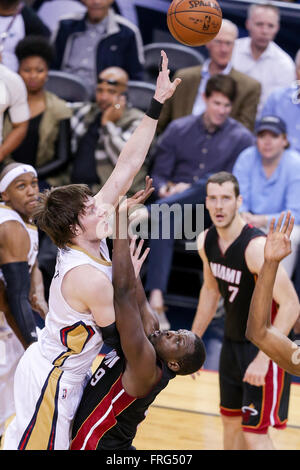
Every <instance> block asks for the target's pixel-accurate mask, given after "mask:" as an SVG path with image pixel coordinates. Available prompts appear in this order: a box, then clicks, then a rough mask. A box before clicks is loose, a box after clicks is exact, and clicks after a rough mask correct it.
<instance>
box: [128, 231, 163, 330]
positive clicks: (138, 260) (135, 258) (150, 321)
mask: <svg viewBox="0 0 300 470" xmlns="http://www.w3.org/2000/svg"><path fill="white" fill-rule="evenodd" d="M143 244H144V240H140V242H139V244H138V246H137V247H136V243H135V239H132V240H131V243H130V254H131V259H132V263H133V266H134V268H135V276H136V299H137V303H138V306H139V310H140V315H141V319H142V322H143V327H144V331H145V333H146V336H147V337H149V335H150V334H151V333H154V331H156V330H159V320H158V317H157V314H156V313H155V312H154V310H153V309H152V308H151V306H150V304H149V302H148V299H147V297H146V294H145V290H144V287H143V284H142V281H141V278H140V275H139V273H140V268H141V265H142V264H143V262H144V260H145V258H146V256H147V255H148V253H149V248H147V249H146V250H145V251H144V254H143V255H142V256H140V254H141V250H142V247H143Z"/></svg>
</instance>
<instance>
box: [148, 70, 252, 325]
mask: <svg viewBox="0 0 300 470" xmlns="http://www.w3.org/2000/svg"><path fill="white" fill-rule="evenodd" d="M236 88H237V87H236V83H235V81H234V80H233V78H231V77H230V76H229V75H222V74H217V75H214V76H213V77H211V78H210V79H209V80H208V82H207V85H206V89H205V104H206V106H205V111H204V113H203V114H201V116H193V115H190V116H187V117H183V118H180V119H176V120H174V121H173V122H172V123H171V124H169V126H168V127H167V129H166V131H165V132H164V133H163V135H162V136H161V137H160V140H159V142H158V146H157V154H156V158H155V160H154V165H153V169H152V174H151V177H152V178H153V184H154V186H155V188H156V195H157V196H158V197H159V199H158V200H157V201H156V203H157V204H159V205H161V204H168V205H169V206H171V205H172V204H174V203H178V204H180V205H181V206H183V204H193V205H194V206H195V205H196V204H202V203H204V202H205V184H206V179H207V178H208V176H209V175H210V174H212V173H215V172H218V171H221V170H224V171H228V172H231V171H232V168H233V165H234V163H235V161H236V159H237V157H238V155H239V154H240V152H241V151H242V150H244V149H245V148H247V147H249V146H251V145H253V143H254V137H253V135H252V133H251V132H250V131H249V130H248V129H246V127H245V126H243V125H242V124H241V123H239V122H237V121H235V120H234V119H232V118H230V117H229V115H230V113H231V108H232V104H233V103H234V100H235V97H236ZM152 207H153V206H152ZM149 210H151V208H149ZM158 222H159V228H160V231H161V227H162V214H160V217H159V221H158ZM151 223H152V218H151ZM176 223H177V222H176V220H175V228H174V229H173V233H171V236H170V237H169V238H164V237H162V236H161V234H159V235H160V238H159V239H153V238H152V239H151V240H150V253H149V257H148V274H147V282H146V290H147V291H150V298H149V301H150V304H151V306H152V308H154V310H156V311H157V313H158V314H159V315H160V323H161V327H162V328H166V326H167V325H168V323H166V321H165V320H166V318H165V317H164V316H163V310H164V301H163V294H164V293H165V292H166V290H167V285H168V278H169V274H170V270H171V264H172V256H173V246H174V234H175V233H176V230H177V227H176ZM179 223H181V221H179ZM171 225H172V224H171ZM171 228H172V227H171Z"/></svg>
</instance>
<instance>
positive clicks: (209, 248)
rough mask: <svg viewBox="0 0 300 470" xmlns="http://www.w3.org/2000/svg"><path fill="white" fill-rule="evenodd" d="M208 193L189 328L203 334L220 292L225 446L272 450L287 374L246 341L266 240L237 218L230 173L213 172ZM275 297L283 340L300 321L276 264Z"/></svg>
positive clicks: (282, 416)
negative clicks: (209, 223)
mask: <svg viewBox="0 0 300 470" xmlns="http://www.w3.org/2000/svg"><path fill="white" fill-rule="evenodd" d="M206 191H207V193H206V194H207V196H206V207H207V209H208V211H209V214H210V217H211V219H212V222H213V224H214V225H213V226H212V227H211V228H210V229H209V230H206V231H204V232H202V233H201V234H200V235H199V237H198V249H199V254H200V256H201V259H202V261H203V273H204V282H203V285H202V288H201V291H200V298H199V304H198V308H197V312H196V316H195V319H194V322H193V327H192V331H194V332H195V333H196V334H198V335H199V336H200V337H202V336H203V334H204V332H205V330H206V328H207V326H208V325H209V323H210V321H211V320H212V318H213V316H214V314H215V312H216V309H217V305H218V301H219V298H220V295H222V297H223V298H224V308H225V330H224V339H223V344H222V350H221V356H220V364H219V381H220V399H221V402H220V411H221V416H222V422H223V430H224V448H225V449H236V450H237V449H273V444H272V441H271V439H270V437H269V434H268V428H269V426H274V427H275V428H277V429H282V428H284V427H285V426H286V421H287V411H288V401H289V384H290V377H289V376H288V374H286V373H285V372H284V371H283V370H282V369H280V368H278V367H277V365H276V364H275V363H274V362H272V361H270V359H269V357H268V356H267V355H266V354H265V353H264V352H262V351H260V350H259V349H258V348H257V347H256V346H255V345H253V344H252V343H251V342H250V341H248V340H247V338H246V336H245V332H246V325H247V319H248V312H249V307H250V302H251V297H252V294H253V291H254V287H255V278H256V276H257V275H258V273H259V272H260V269H261V267H262V264H263V261H264V246H265V241H266V237H265V235H264V234H263V232H261V231H260V230H258V229H256V228H254V227H252V226H250V225H248V224H246V222H245V221H244V220H243V219H242V218H241V216H240V215H239V207H240V205H241V202H242V199H241V196H240V194H239V185H238V181H237V180H236V178H235V177H234V176H233V175H232V174H230V173H226V172H221V173H217V174H215V175H212V176H211V177H210V178H209V179H208V180H207V185H206ZM273 300H274V301H275V302H274V303H273V307H274V308H273V317H272V320H273V324H274V325H275V326H276V328H277V329H278V330H279V331H280V332H281V333H282V334H284V335H288V334H289V332H290V330H291V328H292V327H293V325H294V324H295V322H296V320H297V316H298V312H299V302H298V297H297V294H296V291H295V289H294V287H293V285H292V283H291V281H290V280H289V278H288V276H287V274H286V272H285V271H284V269H283V268H282V267H280V266H279V268H278V272H277V277H276V281H275V285H274V291H273ZM275 303H276V305H275ZM275 307H277V308H275Z"/></svg>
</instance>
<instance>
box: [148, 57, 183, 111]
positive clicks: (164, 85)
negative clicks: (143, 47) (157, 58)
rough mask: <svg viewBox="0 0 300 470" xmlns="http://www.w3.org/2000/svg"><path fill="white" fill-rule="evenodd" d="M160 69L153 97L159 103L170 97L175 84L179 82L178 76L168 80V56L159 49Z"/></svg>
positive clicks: (175, 86)
mask: <svg viewBox="0 0 300 470" xmlns="http://www.w3.org/2000/svg"><path fill="white" fill-rule="evenodd" d="M161 58H162V63H161V70H160V72H159V74H158V77H157V81H156V89H155V93H154V98H155V99H156V100H157V101H159V102H160V103H164V102H165V101H166V100H168V99H169V98H171V96H172V95H173V94H174V92H175V90H176V88H177V86H178V85H179V84H180V83H181V79H180V78H176V79H175V80H174V81H173V82H171V80H170V70H169V69H168V62H169V61H168V57H167V54H166V53H165V51H161Z"/></svg>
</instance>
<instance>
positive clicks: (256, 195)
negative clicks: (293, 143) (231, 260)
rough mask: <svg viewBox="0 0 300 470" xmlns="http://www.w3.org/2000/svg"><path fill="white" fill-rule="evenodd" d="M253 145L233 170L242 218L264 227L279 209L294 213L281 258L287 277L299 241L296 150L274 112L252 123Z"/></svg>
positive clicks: (298, 161)
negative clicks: (289, 250)
mask: <svg viewBox="0 0 300 470" xmlns="http://www.w3.org/2000/svg"><path fill="white" fill-rule="evenodd" d="M255 133H256V145H255V146H253V147H249V148H247V149H246V150H244V151H243V152H241V154H240V155H239V157H238V159H237V161H236V163H235V165H234V168H233V174H234V175H235V176H236V178H237V179H238V182H239V185H240V191H241V195H242V196H243V203H242V205H241V208H240V211H241V212H242V215H243V217H244V218H245V220H246V221H247V222H248V223H250V224H252V225H254V226H255V227H258V228H260V229H262V230H264V231H266V230H267V229H268V227H269V224H270V221H271V219H272V217H275V218H276V219H278V217H279V215H280V213H281V212H283V211H287V210H290V211H291V212H292V214H293V215H294V216H295V227H294V230H293V235H292V237H291V240H292V245H294V247H293V252H292V254H291V255H289V256H288V257H287V258H284V260H283V262H282V264H283V265H284V267H285V269H286V271H287V273H288V275H289V276H290V277H291V276H292V274H293V271H294V268H295V263H296V259H297V249H296V248H297V246H298V244H299V242H300V201H299V198H298V196H297V194H298V188H299V184H300V153H299V152H297V151H296V150H294V149H290V148H289V142H288V136H287V129H286V124H285V122H284V121H283V120H282V119H281V118H279V117H278V116H264V117H263V118H262V119H261V120H260V121H259V122H258V123H257V125H256V129H255Z"/></svg>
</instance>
